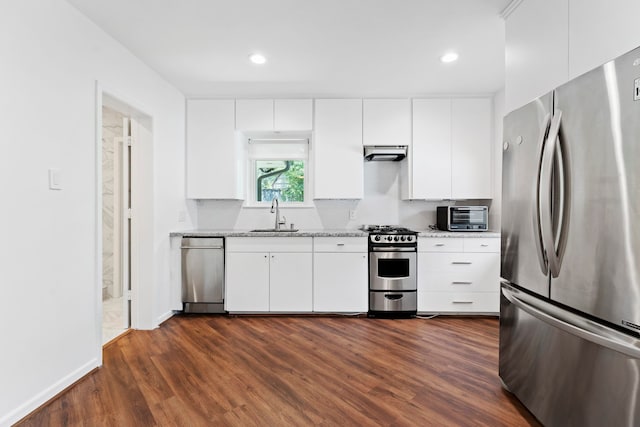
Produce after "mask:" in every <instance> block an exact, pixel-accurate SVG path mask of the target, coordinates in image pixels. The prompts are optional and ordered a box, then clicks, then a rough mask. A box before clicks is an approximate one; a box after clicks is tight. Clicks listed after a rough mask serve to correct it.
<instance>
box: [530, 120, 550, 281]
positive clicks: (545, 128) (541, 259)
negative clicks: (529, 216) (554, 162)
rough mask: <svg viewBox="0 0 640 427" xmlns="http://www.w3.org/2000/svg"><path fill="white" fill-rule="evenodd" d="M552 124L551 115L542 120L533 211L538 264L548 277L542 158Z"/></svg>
mask: <svg viewBox="0 0 640 427" xmlns="http://www.w3.org/2000/svg"><path fill="white" fill-rule="evenodd" d="M550 123H551V114H547V115H546V116H545V117H544V119H543V120H542V125H541V126H540V140H539V141H538V176H537V181H536V194H535V198H536V204H535V207H534V209H533V230H534V233H535V239H534V240H535V244H536V254H537V255H538V263H539V264H540V271H542V274H544V275H546V274H547V273H548V272H549V264H548V262H547V259H546V257H545V255H544V244H543V242H542V233H541V230H540V170H541V169H542V158H543V154H544V142H545V140H546V138H547V134H548V133H549V125H550Z"/></svg>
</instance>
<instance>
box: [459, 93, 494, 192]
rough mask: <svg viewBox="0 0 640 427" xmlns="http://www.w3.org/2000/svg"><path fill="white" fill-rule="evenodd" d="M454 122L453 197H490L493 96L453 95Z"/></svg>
mask: <svg viewBox="0 0 640 427" xmlns="http://www.w3.org/2000/svg"><path fill="white" fill-rule="evenodd" d="M451 123H452V126H451V198H452V199H490V198H491V197H492V194H491V169H492V167H491V147H492V145H491V123H492V114H491V99H489V98H470V99H453V100H452V101H451Z"/></svg>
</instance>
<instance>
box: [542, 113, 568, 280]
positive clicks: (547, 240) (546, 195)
mask: <svg viewBox="0 0 640 427" xmlns="http://www.w3.org/2000/svg"><path fill="white" fill-rule="evenodd" d="M561 120H562V111H560V110H556V113H555V114H554V115H553V118H552V119H551V125H550V126H549V136H548V137H547V142H546V143H545V144H544V149H543V153H542V162H541V165H540V187H539V188H538V197H539V207H540V232H541V233H540V234H541V235H542V245H543V247H544V250H545V254H546V256H547V261H548V262H549V271H550V272H551V277H558V275H559V274H560V258H559V257H558V254H557V252H556V239H555V237H554V235H553V220H552V216H551V209H552V205H551V204H552V201H551V185H552V183H553V181H552V180H553V163H554V160H555V156H556V154H557V152H558V150H557V149H556V147H557V146H558V139H559V133H560V122H561Z"/></svg>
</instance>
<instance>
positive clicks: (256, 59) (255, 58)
mask: <svg viewBox="0 0 640 427" xmlns="http://www.w3.org/2000/svg"><path fill="white" fill-rule="evenodd" d="M249 61H251V62H253V63H254V64H258V65H262V64H264V63H265V62H267V58H265V56H264V55H262V54H260V53H252V54H251V55H249Z"/></svg>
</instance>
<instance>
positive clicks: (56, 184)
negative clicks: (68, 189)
mask: <svg viewBox="0 0 640 427" xmlns="http://www.w3.org/2000/svg"><path fill="white" fill-rule="evenodd" d="M61 180H62V176H61V172H60V169H49V189H50V190H62V181H61Z"/></svg>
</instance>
